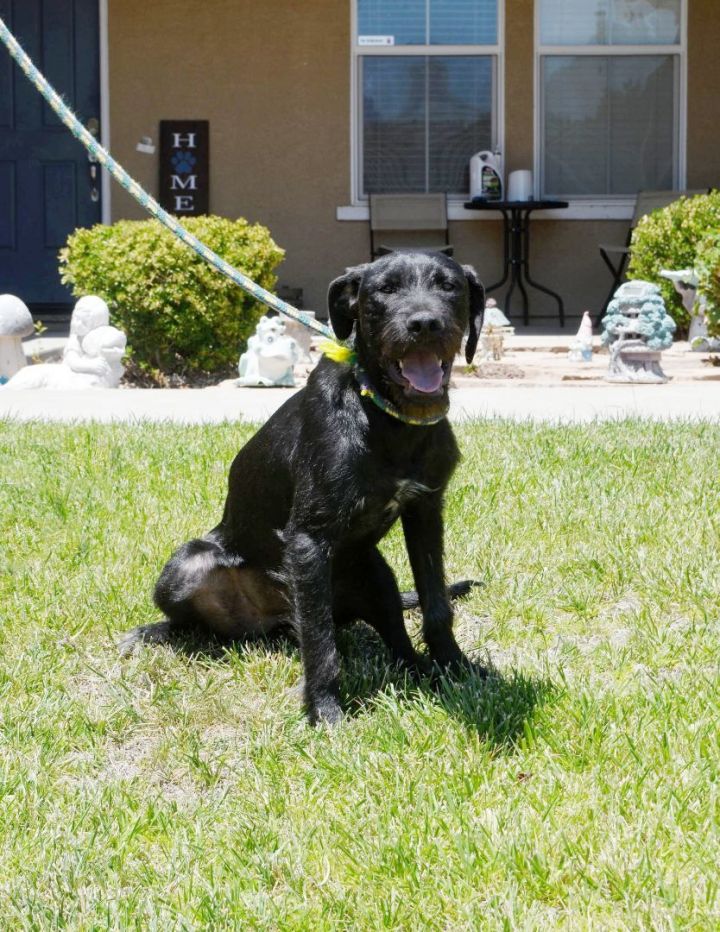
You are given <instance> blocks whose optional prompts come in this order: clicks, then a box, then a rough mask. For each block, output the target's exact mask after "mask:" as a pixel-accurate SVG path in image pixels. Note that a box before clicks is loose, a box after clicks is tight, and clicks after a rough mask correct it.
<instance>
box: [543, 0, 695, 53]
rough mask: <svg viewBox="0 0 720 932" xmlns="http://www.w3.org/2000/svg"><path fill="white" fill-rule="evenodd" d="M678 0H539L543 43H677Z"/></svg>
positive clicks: (678, 23) (678, 31)
mask: <svg viewBox="0 0 720 932" xmlns="http://www.w3.org/2000/svg"><path fill="white" fill-rule="evenodd" d="M680 12H681V10H680V0H541V4H540V41H541V43H542V44H543V45H676V44H677V43H679V42H680Z"/></svg>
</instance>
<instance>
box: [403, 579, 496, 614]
mask: <svg viewBox="0 0 720 932" xmlns="http://www.w3.org/2000/svg"><path fill="white" fill-rule="evenodd" d="M482 585H483V583H481V582H479V581H478V580H477V579H461V580H460V582H454V583H450V585H449V586H448V587H447V594H448V597H449V598H450V600H451V601H453V602H454V601H455V599H464V598H465V596H466V595H468V594H469V593H470V590H471V589H472V588H473V587H475V586H482ZM400 599H401V600H402V607H403V609H408V608H419V607H420V596H419V595H418V594H417V592H416V591H415V590H414V589H410V590H408V591H407V592H401V593H400Z"/></svg>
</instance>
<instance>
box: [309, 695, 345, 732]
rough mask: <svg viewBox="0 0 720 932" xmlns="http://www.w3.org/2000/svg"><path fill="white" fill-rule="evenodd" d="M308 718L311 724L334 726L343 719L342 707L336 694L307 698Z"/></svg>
mask: <svg viewBox="0 0 720 932" xmlns="http://www.w3.org/2000/svg"><path fill="white" fill-rule="evenodd" d="M306 705H307V713H308V719H309V720H310V724H311V725H330V726H332V727H334V726H335V725H339V724H340V722H341V721H342V717H343V714H342V709H341V708H340V703H339V702H338V700H337V698H336V697H335V696H331V695H324V696H319V697H317V696H316V697H314V698H312V699H310V698H308V699H306Z"/></svg>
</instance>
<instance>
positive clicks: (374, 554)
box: [333, 548, 426, 671]
mask: <svg viewBox="0 0 720 932" xmlns="http://www.w3.org/2000/svg"><path fill="white" fill-rule="evenodd" d="M352 557H353V558H352V560H347V562H345V561H343V563H344V565H342V567H338V570H337V573H336V576H337V581H336V582H335V581H334V587H333V588H334V592H333V614H334V615H335V617H336V618H337V621H338V623H340V624H342V622H343V621H351V620H354V619H356V618H361V619H362V620H363V621H364V622H366V623H367V624H369V625H370V626H371V627H372V628H374V629H375V630H376V631H377V633H378V634H379V635H380V637H381V638H382V639H383V641H384V642H385V644H386V646H387V648H388V650H389V651H390V654H391V656H392V658H393V660H395V661H396V662H398V663H400V664H401V665H402V666H404V667H406V668H408V669H410V670H416V671H417V670H422V669H424V668H425V667H426V662H425V660H424V658H423V657H421V656H420V655H419V654H418V653H417V651H416V650H415V648H414V647H413V644H412V641H411V640H410V637H409V635H408V633H407V630H406V629H405V619H404V617H403V604H402V600H401V596H400V592H399V590H398V585H397V581H396V580H395V575H394V574H393V571H392V570H391V569H390V567H389V566H388V564H387V563H386V561H385V559H384V557H383V556H382V554H381V553H380V551H379V550H378V549H377V548H373V549H372V550H371V551H370V552H369V553H367V554H364V555H362V556H359V555H358V554H353V555H352Z"/></svg>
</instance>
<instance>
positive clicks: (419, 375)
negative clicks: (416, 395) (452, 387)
mask: <svg viewBox="0 0 720 932" xmlns="http://www.w3.org/2000/svg"><path fill="white" fill-rule="evenodd" d="M400 368H401V370H402V374H403V375H404V376H405V378H406V379H407V380H408V382H409V383H410V384H411V385H412V387H413V388H414V389H415V390H416V391H418V392H426V393H428V394H430V393H432V392H436V391H437V390H438V389H439V388H440V386H441V385H442V380H443V371H442V366H441V365H440V360H439V359H438V358H437V356H436V355H435V353H430V352H428V350H415V351H414V352H412V353H408V354H407V356H405V358H404V359H401V360H400Z"/></svg>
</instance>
